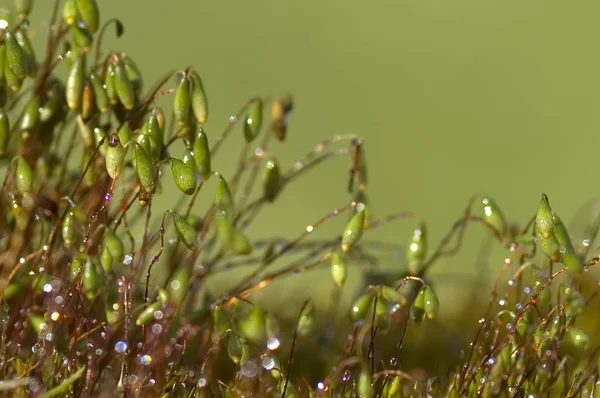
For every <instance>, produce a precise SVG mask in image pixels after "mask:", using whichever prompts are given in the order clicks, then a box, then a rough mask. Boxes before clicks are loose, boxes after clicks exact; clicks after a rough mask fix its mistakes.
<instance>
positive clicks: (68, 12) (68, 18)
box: [62, 0, 78, 26]
mask: <svg viewBox="0 0 600 398" xmlns="http://www.w3.org/2000/svg"><path fill="white" fill-rule="evenodd" d="M62 17H63V20H64V21H65V23H66V24H67V25H68V26H73V25H75V23H76V22H77V18H78V14H77V5H76V4H75V0H65V3H64V5H63V8H62Z"/></svg>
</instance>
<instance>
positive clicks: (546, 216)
mask: <svg viewBox="0 0 600 398" xmlns="http://www.w3.org/2000/svg"><path fill="white" fill-rule="evenodd" d="M535 228H536V230H537V231H538V232H539V233H540V234H541V235H542V236H543V237H544V238H546V239H549V238H550V237H551V236H552V234H553V233H554V219H553V217H552V209H551V208H550V203H549V202H548V197H547V196H546V194H542V200H541V201H540V205H539V207H538V212H537V215H536V216H535Z"/></svg>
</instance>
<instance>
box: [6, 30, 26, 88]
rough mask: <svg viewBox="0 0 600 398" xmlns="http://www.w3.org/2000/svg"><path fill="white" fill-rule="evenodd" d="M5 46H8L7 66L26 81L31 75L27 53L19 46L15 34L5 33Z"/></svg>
mask: <svg viewBox="0 0 600 398" xmlns="http://www.w3.org/2000/svg"><path fill="white" fill-rule="evenodd" d="M4 44H5V46H6V50H5V51H6V61H5V62H6V66H8V68H10V70H11V71H12V73H14V74H15V76H16V77H18V78H20V79H24V78H25V77H26V76H27V75H28V74H29V61H28V59H27V53H25V51H24V50H23V49H22V48H21V46H20V45H19V42H18V41H17V38H16V37H15V34H14V33H12V32H11V31H9V30H7V31H5V33H4ZM6 66H5V74H6Z"/></svg>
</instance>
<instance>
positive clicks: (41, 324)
mask: <svg viewBox="0 0 600 398" xmlns="http://www.w3.org/2000/svg"><path fill="white" fill-rule="evenodd" d="M27 321H28V322H29V324H30V325H31V328H32V329H33V331H34V332H35V333H37V334H40V333H41V332H43V331H44V330H46V329H47V328H48V324H47V323H46V320H45V319H44V316H43V315H40V314H35V313H30V314H29V315H27Z"/></svg>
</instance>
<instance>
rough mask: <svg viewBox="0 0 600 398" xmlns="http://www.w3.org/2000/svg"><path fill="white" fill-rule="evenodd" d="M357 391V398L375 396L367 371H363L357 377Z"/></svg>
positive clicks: (371, 397)
mask: <svg viewBox="0 0 600 398" xmlns="http://www.w3.org/2000/svg"><path fill="white" fill-rule="evenodd" d="M357 389H358V397H359V398H373V397H374V396H375V389H374V388H373V382H372V380H371V375H370V374H369V372H368V371H367V370H363V372H362V373H361V374H360V376H358V387H357Z"/></svg>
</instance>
